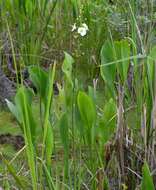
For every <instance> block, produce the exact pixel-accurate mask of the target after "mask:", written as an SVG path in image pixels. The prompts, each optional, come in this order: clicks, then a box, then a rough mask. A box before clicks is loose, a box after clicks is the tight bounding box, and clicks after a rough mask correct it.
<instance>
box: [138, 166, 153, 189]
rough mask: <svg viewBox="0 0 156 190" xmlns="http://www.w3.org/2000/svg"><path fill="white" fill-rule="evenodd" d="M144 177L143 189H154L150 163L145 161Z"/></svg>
mask: <svg viewBox="0 0 156 190" xmlns="http://www.w3.org/2000/svg"><path fill="white" fill-rule="evenodd" d="M142 173H143V178H142V184H141V190H147V189H148V190H154V189H155V188H154V184H153V179H152V176H151V174H150V170H149V167H148V164H147V163H146V162H145V163H144V165H143V168H142Z"/></svg>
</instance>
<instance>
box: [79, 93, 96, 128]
mask: <svg viewBox="0 0 156 190" xmlns="http://www.w3.org/2000/svg"><path fill="white" fill-rule="evenodd" d="M77 103H78V108H79V111H80V115H81V118H82V121H83V122H84V124H85V126H86V127H88V128H92V127H93V125H94V124H95V122H96V109H95V105H94V103H93V101H92V99H91V97H90V96H88V95H87V94H86V93H85V92H81V91H80V92H79V93H78V97H77Z"/></svg>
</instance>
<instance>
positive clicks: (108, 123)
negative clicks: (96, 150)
mask: <svg viewBox="0 0 156 190" xmlns="http://www.w3.org/2000/svg"><path fill="white" fill-rule="evenodd" d="M116 111H117V110H116V104H115V102H114V100H113V99H110V100H109V101H108V102H106V104H105V106H104V109H103V116H102V118H101V119H100V121H99V128H98V137H99V139H100V140H101V142H102V144H104V143H106V142H107V141H109V140H110V139H111V138H112V136H113V134H114V131H115V125H116Z"/></svg>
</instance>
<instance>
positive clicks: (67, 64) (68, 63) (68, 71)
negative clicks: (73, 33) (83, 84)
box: [62, 52, 74, 86]
mask: <svg viewBox="0 0 156 190" xmlns="http://www.w3.org/2000/svg"><path fill="white" fill-rule="evenodd" d="M64 54H65V59H64V62H63V65H62V71H63V72H64V74H65V75H66V77H67V80H68V82H69V83H70V84H71V85H72V86H73V81H72V64H73V63H74V59H73V58H72V57H71V56H70V55H69V54H68V53H66V52H65V53H64Z"/></svg>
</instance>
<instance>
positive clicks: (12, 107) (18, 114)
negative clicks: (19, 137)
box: [6, 100, 22, 124]
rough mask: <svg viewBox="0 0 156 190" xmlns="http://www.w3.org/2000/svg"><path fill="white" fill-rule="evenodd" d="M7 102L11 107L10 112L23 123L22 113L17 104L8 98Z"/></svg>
mask: <svg viewBox="0 0 156 190" xmlns="http://www.w3.org/2000/svg"><path fill="white" fill-rule="evenodd" d="M6 103H7V106H8V108H9V110H10V112H11V113H12V114H13V115H14V116H15V118H16V119H17V121H18V122H19V124H21V123H22V118H21V115H20V113H19V110H18V109H17V107H16V105H14V104H13V103H12V102H10V101H9V100H6Z"/></svg>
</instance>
